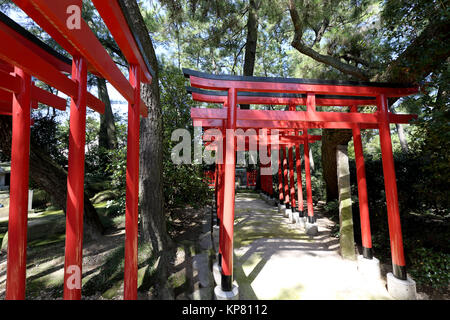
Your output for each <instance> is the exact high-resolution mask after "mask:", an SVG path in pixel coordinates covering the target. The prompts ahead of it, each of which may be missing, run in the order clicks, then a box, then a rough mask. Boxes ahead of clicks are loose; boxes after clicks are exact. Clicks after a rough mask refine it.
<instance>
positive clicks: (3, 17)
mask: <svg viewBox="0 0 450 320" xmlns="http://www.w3.org/2000/svg"><path fill="white" fill-rule="evenodd" d="M0 22H3V23H4V24H5V25H7V26H8V27H10V28H11V29H13V30H14V31H15V32H17V33H18V34H20V35H21V36H23V37H24V38H26V39H27V40H29V41H31V42H33V43H34V44H36V45H37V46H39V47H40V48H41V49H42V50H45V51H46V52H48V53H49V54H51V55H52V56H54V57H55V58H56V59H58V60H61V61H62V62H64V63H67V64H69V65H72V60H71V59H69V58H68V57H66V56H64V55H62V54H61V53H59V52H58V51H56V50H55V49H53V48H52V47H50V46H49V45H48V44H46V43H45V42H43V41H41V40H40V39H39V38H38V37H36V36H35V35H34V34H32V33H31V32H29V31H27V30H26V29H25V28H23V27H22V26H20V25H19V24H18V23H16V22H15V21H14V20H12V19H11V18H10V17H8V16H7V15H5V14H4V13H3V12H0ZM2 45H7V44H2Z"/></svg>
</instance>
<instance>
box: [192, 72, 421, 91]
mask: <svg viewBox="0 0 450 320" xmlns="http://www.w3.org/2000/svg"><path fill="white" fill-rule="evenodd" d="M183 74H184V76H185V77H186V78H189V77H190V76H195V77H198V78H204V79H211V80H228V81H252V82H278V83H299V84H319V85H320V84H323V85H335V86H355V87H381V88H411V87H414V86H413V85H411V84H404V83H386V82H368V81H342V80H322V79H302V78H278V77H253V76H235V75H226V74H210V73H205V72H200V71H196V70H191V69H187V68H183Z"/></svg>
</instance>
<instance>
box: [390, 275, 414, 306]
mask: <svg viewBox="0 0 450 320" xmlns="http://www.w3.org/2000/svg"><path fill="white" fill-rule="evenodd" d="M386 278H387V287H388V292H389V294H390V295H391V297H392V298H394V299H397V300H416V299H417V292H416V282H415V281H414V280H413V279H411V278H410V277H409V276H407V279H406V280H400V279H397V278H396V277H394V275H393V274H392V272H389V273H388V274H387V275H386Z"/></svg>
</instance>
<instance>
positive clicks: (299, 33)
mask: <svg viewBox="0 0 450 320" xmlns="http://www.w3.org/2000/svg"><path fill="white" fill-rule="evenodd" d="M289 12H290V14H291V19H292V23H293V25H294V32H295V34H294V39H293V40H292V42H291V45H292V46H293V47H294V48H295V49H297V50H298V51H299V52H300V53H303V54H305V55H307V56H309V57H311V58H312V59H314V60H316V61H318V62H321V63H324V64H327V65H329V66H331V67H333V68H335V69H337V70H339V71H341V72H343V73H345V74H349V75H351V76H353V77H355V78H357V79H360V80H365V81H367V80H369V76H368V75H367V74H366V73H365V72H364V71H362V70H361V69H359V68H357V67H355V66H352V65H351V64H347V63H343V62H341V61H339V59H336V58H334V57H332V56H330V55H323V54H320V53H319V52H317V51H315V50H314V49H312V48H310V47H308V46H307V45H305V44H304V43H303V40H302V37H303V25H302V23H301V20H300V16H299V15H298V12H297V9H296V8H295V3H294V0H289Z"/></svg>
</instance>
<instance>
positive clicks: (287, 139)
mask: <svg viewBox="0 0 450 320" xmlns="http://www.w3.org/2000/svg"><path fill="white" fill-rule="evenodd" d="M288 131H289V130H282V131H281V133H282V134H281V135H280V137H279V139H278V141H277V144H278V146H279V150H278V152H279V160H278V161H279V166H278V168H279V170H278V173H279V177H278V181H279V190H278V191H279V202H280V204H281V203H282V202H284V203H285V208H290V206H292V209H293V210H295V209H296V201H295V186H294V165H293V162H294V161H293V150H292V149H293V147H294V146H295V147H296V171H297V193H298V194H297V197H298V204H299V209H300V216H303V192H302V181H301V179H302V177H301V160H300V150H299V145H300V144H308V143H312V142H316V141H319V140H321V138H322V137H321V136H319V135H306V134H302V135H301V136H295V135H291V134H292V133H294V134H295V132H291V134H288ZM300 132H301V131H299V132H298V133H300ZM222 138H224V137H222ZM242 138H244V140H245V137H241V136H238V137H237V139H238V140H239V139H242ZM203 139H205V136H203ZM250 139H253V141H254V142H255V143H257V144H258V145H259V144H261V145H263V146H264V145H266V146H267V147H269V148H268V150H267V151H268V157H269V158H270V157H271V149H270V138H269V139H267V141H262V142H261V141H260V139H259V137H258V136H255V137H253V138H251V137H250V136H248V140H245V147H244V149H243V150H240V149H239V147H238V144H239V141H238V142H237V144H236V146H235V151H250V150H252V151H257V149H258V145H254V146H253V147H256V149H255V150H254V149H252V148H251V147H252V145H251V144H250ZM212 142H213V141H207V142H205V146H206V149H213V150H216V151H217V150H218V146H217V145H214V146H212V145H211V143H212ZM282 147H283V149H284V148H285V147H287V148H288V150H289V174H288V168H287V166H286V164H287V156H286V152H284V153H283V161H281V157H282V156H281V150H282ZM304 152H305V167H306V169H305V170H306V171H307V172H306V175H305V177H306V188H307V203H308V217H310V218H309V220H310V222H314V221H315V220H314V211H313V205H312V188H311V175H310V168H309V166H310V164H309V150H308V147H307V146H306V147H304ZM271 165H272V161H270V162H269V163H268V164H261V167H268V166H271ZM219 166H220V164H216V170H215V171H216V175H222V174H223V172H222V170H221V169H220V167H219ZM282 166H285V168H284V181H285V182H284V190H285V191H284V192H283V176H282V173H281V170H282V169H281V167H282ZM288 176H289V178H288ZM260 177H261V190H262V192H263V193H264V194H266V195H268V196H269V197H270V198H272V197H273V181H272V175H260ZM217 181H219V180H217ZM215 185H216V192H221V191H220V190H221V188H222V187H223V185H222V184H216V183H215ZM216 199H217V196H216ZM289 199H290V200H289ZM218 221H219V220H218Z"/></svg>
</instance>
